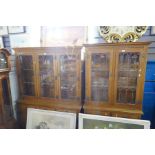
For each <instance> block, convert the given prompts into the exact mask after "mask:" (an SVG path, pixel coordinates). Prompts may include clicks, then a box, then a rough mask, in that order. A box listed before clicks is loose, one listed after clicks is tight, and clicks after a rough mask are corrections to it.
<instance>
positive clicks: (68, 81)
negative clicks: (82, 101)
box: [59, 54, 80, 99]
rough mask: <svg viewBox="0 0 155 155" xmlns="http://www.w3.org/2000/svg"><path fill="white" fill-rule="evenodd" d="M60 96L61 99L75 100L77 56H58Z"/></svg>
mask: <svg viewBox="0 0 155 155" xmlns="http://www.w3.org/2000/svg"><path fill="white" fill-rule="evenodd" d="M59 71H60V96H61V98H62V99H76V97H77V80H78V78H77V77H78V76H80V75H77V56H76V55H69V54H68V55H60V56H59Z"/></svg>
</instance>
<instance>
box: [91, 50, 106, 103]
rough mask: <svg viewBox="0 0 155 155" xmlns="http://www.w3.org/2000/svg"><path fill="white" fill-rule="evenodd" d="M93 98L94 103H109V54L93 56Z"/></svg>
mask: <svg viewBox="0 0 155 155" xmlns="http://www.w3.org/2000/svg"><path fill="white" fill-rule="evenodd" d="M91 59H92V61H91V62H92V64H91V94H92V95H91V97H92V100H93V101H104V102H107V101H108V86H109V54H108V53H95V54H92V58H91Z"/></svg>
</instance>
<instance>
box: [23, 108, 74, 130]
mask: <svg viewBox="0 0 155 155" xmlns="http://www.w3.org/2000/svg"><path fill="white" fill-rule="evenodd" d="M75 127H76V114H75V113H67V112H58V111H49V110H40V109H33V108H28V109H27V124H26V128H27V129H75Z"/></svg>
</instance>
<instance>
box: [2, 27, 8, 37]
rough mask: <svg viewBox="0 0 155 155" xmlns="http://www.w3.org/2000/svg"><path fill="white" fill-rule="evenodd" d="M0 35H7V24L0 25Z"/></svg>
mask: <svg viewBox="0 0 155 155" xmlns="http://www.w3.org/2000/svg"><path fill="white" fill-rule="evenodd" d="M0 35H1V36H2V35H8V29H7V26H0Z"/></svg>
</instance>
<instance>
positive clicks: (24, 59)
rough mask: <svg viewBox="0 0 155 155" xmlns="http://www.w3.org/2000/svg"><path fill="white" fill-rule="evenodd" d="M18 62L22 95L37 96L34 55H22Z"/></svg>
mask: <svg viewBox="0 0 155 155" xmlns="http://www.w3.org/2000/svg"><path fill="white" fill-rule="evenodd" d="M18 61H19V67H20V75H19V76H20V79H21V82H20V83H21V89H22V94H23V95H26V96H35V86H34V68H33V63H34V62H33V57H32V55H20V56H19V57H18Z"/></svg>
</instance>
